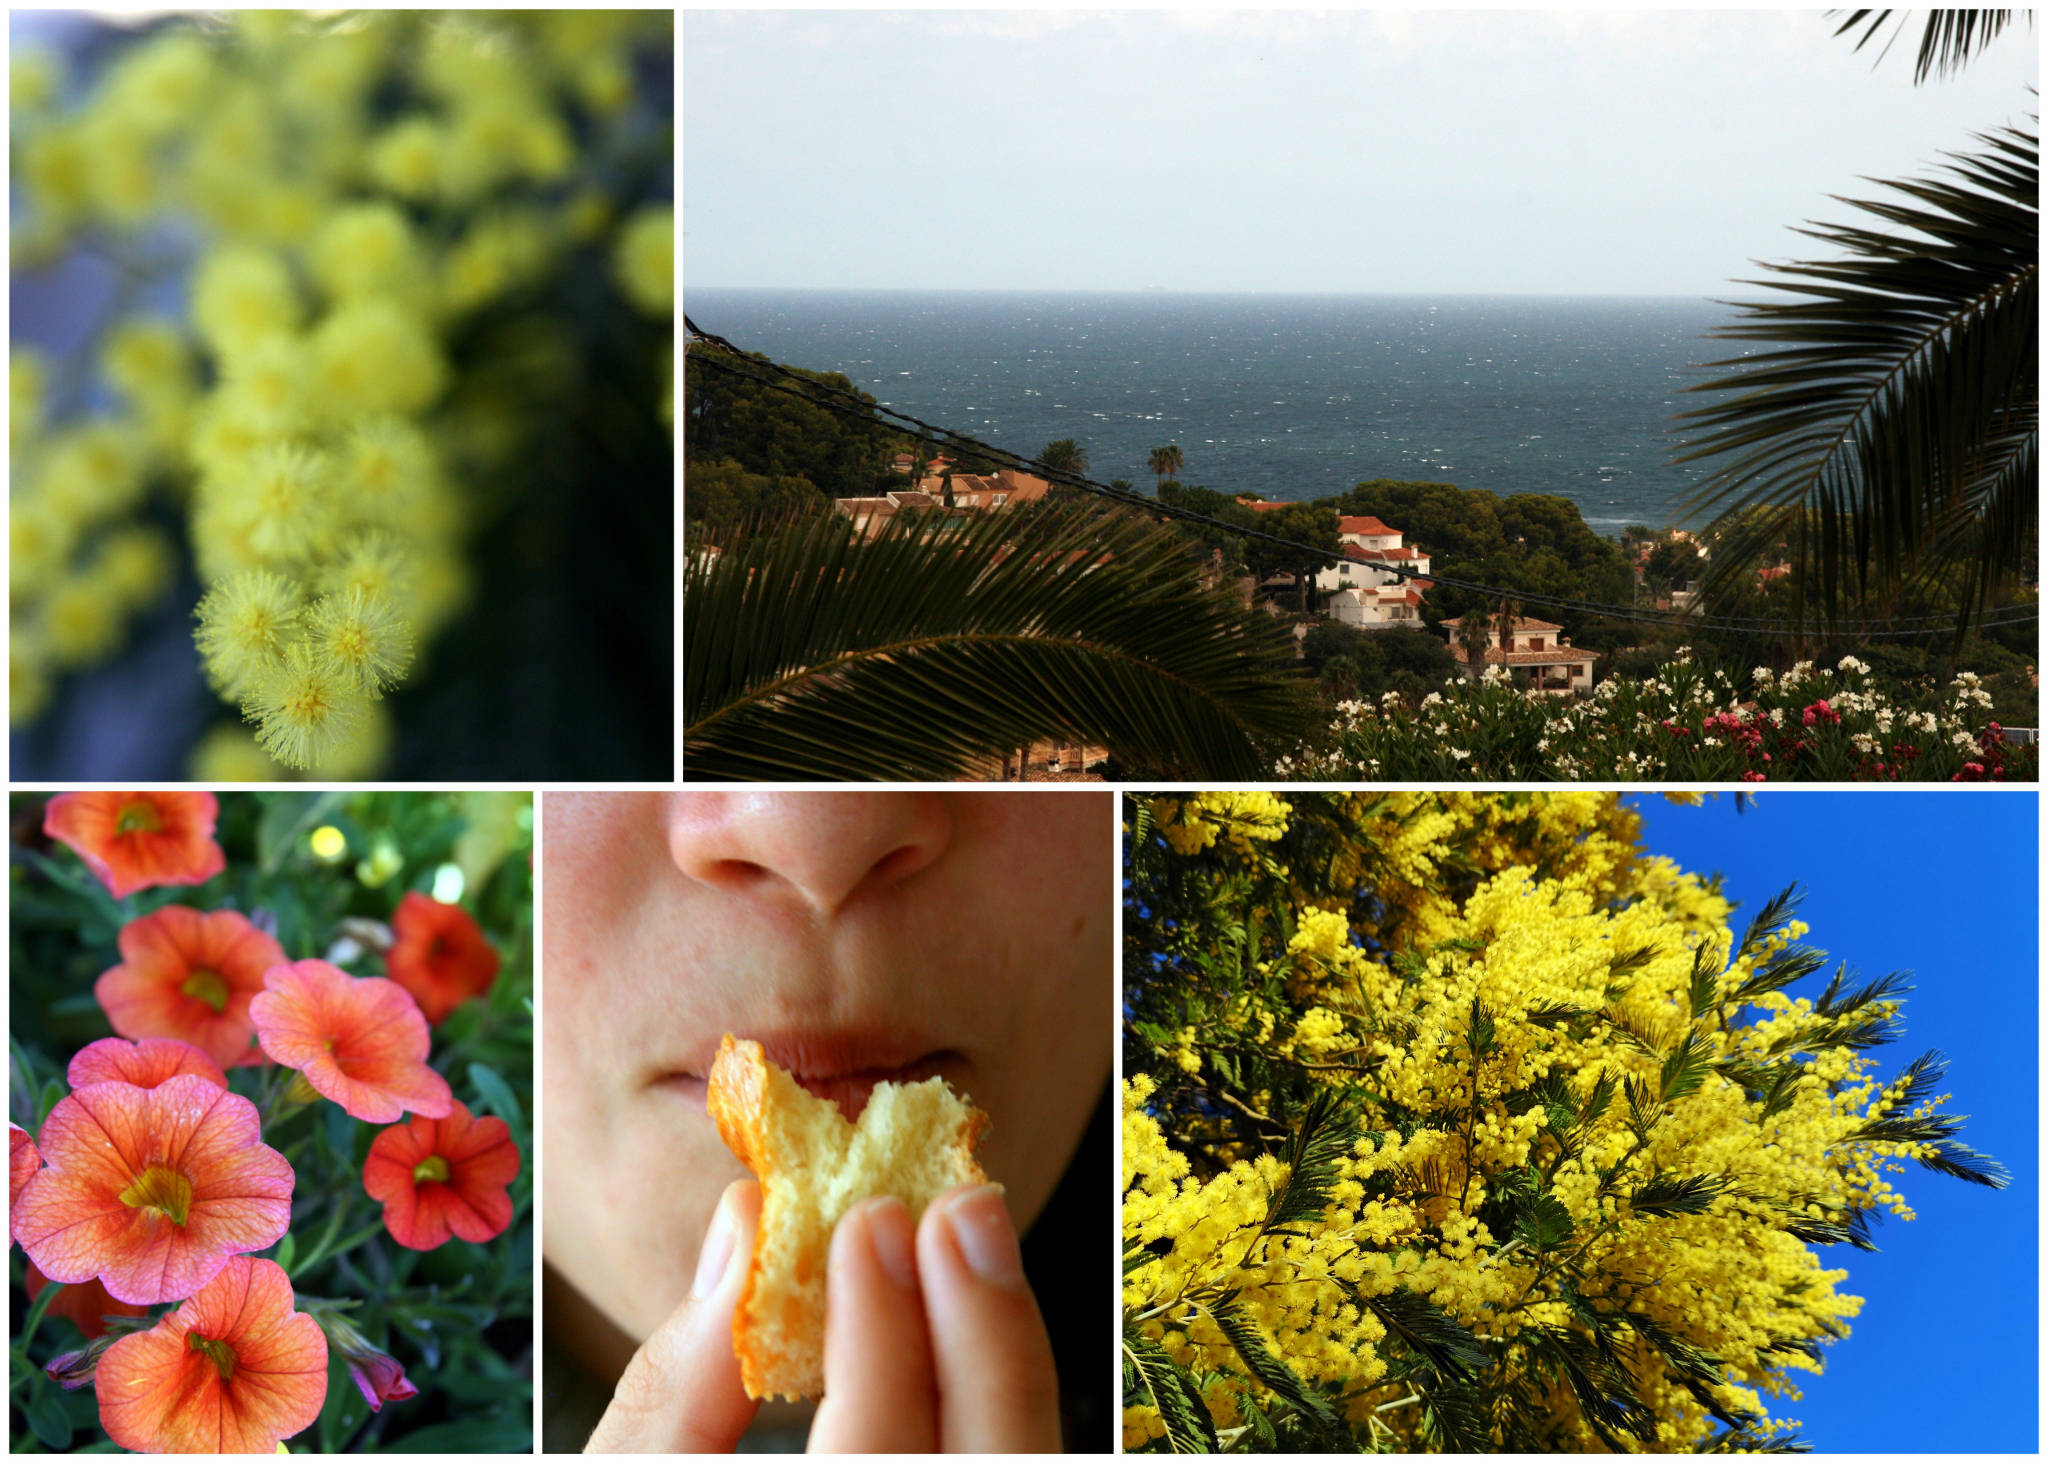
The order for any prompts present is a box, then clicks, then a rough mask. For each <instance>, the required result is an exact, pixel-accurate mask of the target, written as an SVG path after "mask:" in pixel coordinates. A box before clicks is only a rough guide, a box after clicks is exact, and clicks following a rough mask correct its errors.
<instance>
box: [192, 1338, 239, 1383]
mask: <svg viewBox="0 0 2048 1463" xmlns="http://www.w3.org/2000/svg"><path fill="white" fill-rule="evenodd" d="M185 1344H186V1345H187V1346H189V1347H191V1348H192V1349H193V1350H194V1351H196V1352H198V1353H199V1354H200V1355H201V1356H203V1357H205V1358H206V1359H207V1360H208V1361H210V1362H212V1363H213V1364H214V1367H215V1368H216V1369H217V1370H218V1371H219V1372H220V1379H221V1380H222V1381H223V1382H225V1381H228V1380H229V1379H230V1378H232V1377H233V1376H234V1374H235V1348H234V1347H232V1346H230V1345H228V1344H227V1342H225V1341H215V1340H214V1339H213V1338H212V1337H210V1336H201V1335H200V1334H199V1333H198V1332H197V1331H187V1332H186V1333H185Z"/></svg>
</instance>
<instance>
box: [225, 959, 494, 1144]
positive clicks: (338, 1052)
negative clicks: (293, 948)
mask: <svg viewBox="0 0 2048 1463" xmlns="http://www.w3.org/2000/svg"><path fill="white" fill-rule="evenodd" d="M263 984H264V990H263V993H262V994H261V995H259V996H257V997H256V999H255V1000H253V1001H251V1002H250V1003H249V1014H250V1015H251V1016H252V1017H254V1018H255V1021H256V1039H257V1040H258V1041H260V1042H261V1043H262V1044H263V1051H264V1054H265V1055H267V1056H268V1057H269V1058H270V1059H271V1060H272V1061H273V1062H276V1063H278V1064H279V1065H280V1066H285V1067H291V1068H294V1069H295V1070H297V1071H298V1072H299V1073H300V1075H302V1076H303V1077H305V1079H306V1081H307V1082H308V1083H310V1084H311V1085H312V1088H313V1090H314V1091H315V1092H317V1093H319V1094H320V1095H321V1096H322V1097H326V1098H332V1099H333V1100H334V1101H335V1102H338V1103H340V1104H341V1105H342V1107H343V1108H344V1109H346V1110H347V1112H348V1114H349V1116H350V1117H356V1118H361V1119H362V1120H363V1121H364V1122H366V1123H395V1122H397V1121H398V1119H399V1117H400V1115H402V1114H404V1113H408V1112H416V1113H424V1114H425V1115H426V1116H428V1117H430V1118H439V1117H446V1116H447V1114H448V1105H449V1103H450V1101H451V1100H452V1099H453V1097H454V1094H453V1093H452V1092H451V1091H450V1090H449V1087H448V1084H447V1082H446V1081H444V1080H443V1079H442V1076H441V1074H440V1073H439V1072H436V1071H435V1070H434V1069H433V1068H432V1067H430V1066H428V1065H427V1049H428V1046H429V1044H430V1043H429V1041H428V1038H427V1020H426V1018H425V1017H424V1016H422V1015H420V1008H419V1007H418V1006H417V1005H415V1004H414V1002H413V998H412V997H411V996H409V995H407V994H406V993H405V988H404V987H403V986H401V985H398V984H397V983H396V982H393V981H388V980H384V979H381V978H379V977H377V976H367V977H365V978H363V979H360V980H358V979H356V978H355V977H354V976H351V975H349V974H347V973H346V972H345V971H342V970H338V969H336V968H335V967H334V966H332V965H329V964H328V963H327V962H326V961H325V960H301V961H298V962H297V963H296V964H292V965H280V966H278V967H277V968H276V969H274V970H272V971H271V972H270V974H269V975H268V976H266V977H265V978H264V982H263Z"/></svg>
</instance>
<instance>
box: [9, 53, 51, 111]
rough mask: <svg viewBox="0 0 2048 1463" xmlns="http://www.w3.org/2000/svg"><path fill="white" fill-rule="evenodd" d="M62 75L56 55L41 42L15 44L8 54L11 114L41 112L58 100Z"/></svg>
mask: <svg viewBox="0 0 2048 1463" xmlns="http://www.w3.org/2000/svg"><path fill="white" fill-rule="evenodd" d="M63 79H64V77H63V72H62V69H61V68H60V67H59V65H58V62H57V58H56V57H55V56H53V55H51V54H50V53H49V52H48V51H46V50H44V49H43V48H42V47H41V46H22V45H17V46H15V47H14V48H13V51H12V53H11V54H10V55H9V56H8V58H7V111H8V114H9V115H10V116H16V117H18V116H21V115H23V114H24V113H28V112H40V111H41V110H42V109H43V108H44V107H47V106H48V105H49V104H50V103H51V102H52V101H53V100H55V98H56V95H57V90H58V87H59V86H61V85H62V83H63Z"/></svg>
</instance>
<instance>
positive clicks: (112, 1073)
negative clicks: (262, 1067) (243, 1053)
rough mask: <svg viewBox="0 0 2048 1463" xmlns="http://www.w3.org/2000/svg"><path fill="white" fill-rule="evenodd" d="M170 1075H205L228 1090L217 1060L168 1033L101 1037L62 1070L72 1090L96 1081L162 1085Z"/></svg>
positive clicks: (144, 1085)
mask: <svg viewBox="0 0 2048 1463" xmlns="http://www.w3.org/2000/svg"><path fill="white" fill-rule="evenodd" d="M173 1077H204V1078H205V1079H206V1080H207V1081H209V1082H211V1083H212V1084H213V1085H214V1086H216V1087H218V1088H219V1089H220V1090H221V1091H223V1092H225V1091H227V1089H228V1078H227V1073H225V1072H223V1071H221V1069H220V1063H219V1062H216V1061H215V1060H214V1059H213V1058H212V1057H209V1056H208V1055H207V1054H206V1053H205V1052H203V1051H201V1050H200V1049H199V1048H198V1047H196V1046H193V1045H192V1044H191V1043H190V1042H185V1041H173V1040H172V1039H171V1038H170V1037H167V1036H147V1037H144V1038H143V1039H142V1040H141V1041H123V1040H122V1039H121V1038H120V1037H118V1036H107V1037H102V1038H101V1039H100V1040H98V1041H96V1042H93V1043H92V1044H91V1045H90V1046H86V1047H83V1048H81V1049H80V1051H79V1053H78V1055H77V1056H75V1057H73V1058H72V1059H71V1065H70V1066H69V1067H67V1068H66V1069H65V1071H64V1080H65V1081H66V1082H68V1083H70V1084H71V1087H72V1090H73V1091H76V1090H77V1089H78V1088H80V1087H89V1086H91V1085H92V1084H93V1083H95V1082H126V1083H128V1084H129V1085H130V1086H134V1087H161V1086H162V1085H163V1084H164V1083H166V1082H168V1081H170V1080H171V1078H173Z"/></svg>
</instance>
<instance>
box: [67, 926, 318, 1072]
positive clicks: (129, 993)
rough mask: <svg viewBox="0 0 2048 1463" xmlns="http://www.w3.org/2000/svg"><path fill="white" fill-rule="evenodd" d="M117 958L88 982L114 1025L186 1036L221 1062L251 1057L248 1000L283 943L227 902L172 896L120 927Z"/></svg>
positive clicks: (124, 1031)
mask: <svg viewBox="0 0 2048 1463" xmlns="http://www.w3.org/2000/svg"><path fill="white" fill-rule="evenodd" d="M121 960H122V963H121V964H119V965H117V966H115V967H114V968H113V969H112V970H109V971H107V972H106V973H105V974H103V975H102V976H101V977H100V978H99V979H98V980H97V981H96V982H94V984H93V988H92V993H93V995H94V996H95V997H97V998H98V1000H99V1003H100V1008H101V1009H102V1010H104V1011H105V1012H106V1013H107V1020H108V1021H110V1022H112V1023H113V1026H114V1030H116V1031H118V1032H120V1033H121V1035H123V1036H126V1037H131V1038H141V1037H146V1036H168V1037H171V1038H173V1039H175V1040H178V1041H184V1042H190V1043H191V1044H192V1045H193V1046H196V1047H198V1048H199V1049H200V1050H201V1051H203V1052H205V1053H206V1055H207V1056H209V1057H211V1058H212V1059H213V1060H214V1061H215V1062H216V1063H218V1064H219V1065H221V1066H222V1067H233V1066H239V1065H242V1064H245V1063H247V1062H252V1061H254V1060H256V1058H257V1053H256V1051H255V1049H254V1048H253V1047H251V1046H250V1045H249V1042H250V1039H251V1038H252V1037H253V1036H255V1034H256V1024H255V1022H253V1021H251V1020H250V1019H249V1002H250V1001H251V1000H252V999H253V998H254V997H255V996H256V995H258V994H259V993H260V992H261V991H262V990H263V973H264V972H265V971H267V970H269V969H270V968H271V967H272V966H273V965H282V964H284V947H283V946H282V945H279V944H278V943H277V941H275V940H273V939H271V938H270V936H268V935H266V934H264V933H263V931H261V930H259V929H257V928H256V926H254V925H252V924H250V923H249V921H248V920H246V919H244V918H243V917H242V916H241V915H239V914H237V913H235V912H234V911H233V910H232V909H217V910H215V911H214V912H213V913H211V914H201V913H200V912H199V911H198V910H196V909H187V908H186V907H185V906H184V905H182V904H170V905H166V906H165V907H164V908H162V909H159V910H158V911H157V912H156V913H155V914H151V915H145V916H143V917H142V918H141V919H136V920H130V921H129V922H128V923H127V925H126V926H124V927H123V929H122V930H121Z"/></svg>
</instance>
